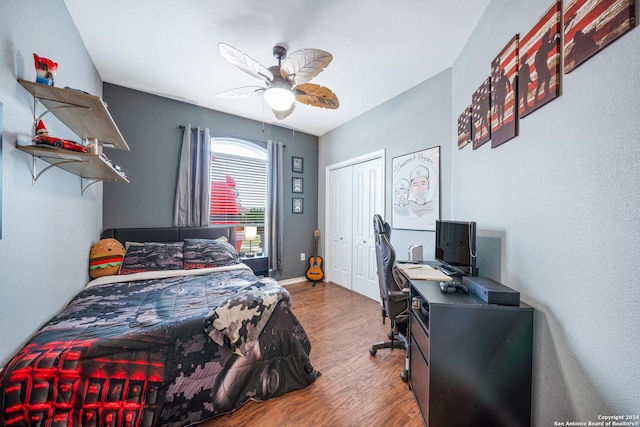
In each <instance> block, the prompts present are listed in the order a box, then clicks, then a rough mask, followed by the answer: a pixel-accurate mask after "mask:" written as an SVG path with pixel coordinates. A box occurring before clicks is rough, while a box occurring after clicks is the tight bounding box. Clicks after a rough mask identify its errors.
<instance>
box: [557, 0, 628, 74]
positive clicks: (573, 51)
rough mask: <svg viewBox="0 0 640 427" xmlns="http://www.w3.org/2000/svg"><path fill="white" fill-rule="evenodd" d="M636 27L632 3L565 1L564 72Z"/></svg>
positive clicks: (620, 0) (618, 1)
mask: <svg viewBox="0 0 640 427" xmlns="http://www.w3.org/2000/svg"><path fill="white" fill-rule="evenodd" d="M634 26H635V0H568V1H567V2H566V3H565V8H564V72H565V74H567V73H570V72H571V71H573V70H575V69H576V68H577V67H578V66H580V65H581V64H582V63H584V62H585V61H586V60H587V59H589V58H591V57H592V56H593V55H595V54H596V53H598V52H599V51H601V50H602V49H604V48H605V47H606V46H608V45H609V44H610V43H611V42H613V41H614V40H616V39H617V38H619V37H620V36H622V35H623V34H624V33H626V32H627V31H629V30H630V29H631V28H633V27H634Z"/></svg>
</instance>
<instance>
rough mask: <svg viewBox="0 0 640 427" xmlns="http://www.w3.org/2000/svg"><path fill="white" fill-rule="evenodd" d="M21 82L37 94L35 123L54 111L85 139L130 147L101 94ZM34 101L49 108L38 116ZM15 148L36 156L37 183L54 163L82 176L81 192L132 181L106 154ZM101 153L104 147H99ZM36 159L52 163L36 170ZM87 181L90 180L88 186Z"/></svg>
mask: <svg viewBox="0 0 640 427" xmlns="http://www.w3.org/2000/svg"><path fill="white" fill-rule="evenodd" d="M18 82H19V83H20V85H22V87H24V88H25V89H26V90H27V91H28V92H29V93H30V94H31V95H33V97H34V110H33V112H34V122H35V123H37V121H38V120H39V119H40V118H41V117H42V116H44V115H45V114H47V113H52V114H53V115H54V116H56V117H57V118H58V119H59V120H60V121H61V122H62V123H64V124H65V125H66V126H67V127H68V128H69V129H70V130H72V131H73V132H74V133H75V134H77V135H78V136H79V137H81V138H82V139H84V140H87V139H94V140H97V144H99V145H100V146H104V147H109V148H116V149H119V150H129V146H128V145H127V143H126V141H125V140H124V138H123V137H122V134H121V133H120V130H118V127H117V126H116V124H115V123H114V121H113V118H112V117H111V114H109V111H108V110H107V107H106V105H105V104H104V102H103V101H102V99H101V98H100V97H98V96H94V95H90V94H88V93H84V92H81V91H76V90H73V89H61V88H57V87H53V86H46V85H43V84H40V83H35V82H30V81H26V80H20V79H19V80H18ZM35 100H37V101H39V102H40V103H41V104H42V105H44V107H45V108H46V111H45V112H44V113H42V114H41V115H40V116H38V117H36V106H35ZM16 147H17V148H18V149H19V150H21V151H24V152H26V153H29V154H31V155H32V156H33V165H32V169H31V175H32V177H33V183H34V184H35V182H36V181H37V180H38V178H39V177H40V176H41V175H42V174H43V173H44V172H45V171H47V170H48V169H49V168H51V167H54V166H55V167H58V168H61V169H63V170H66V171H67V172H70V173H72V174H74V175H78V176H80V177H81V178H83V180H82V184H81V188H82V193H84V191H85V190H86V189H87V188H88V187H89V186H90V185H92V184H95V183H96V182H101V181H113V182H126V183H128V182H129V181H128V180H127V178H126V177H125V176H124V175H123V174H121V173H120V172H118V171H117V170H116V168H115V167H114V165H113V164H112V163H111V162H109V161H108V160H107V159H106V158H105V157H104V156H103V155H98V154H93V153H82V152H77V151H72V150H66V149H61V148H54V147H48V146H42V145H19V144H16ZM99 152H102V150H101V149H100V150H99ZM36 158H39V159H42V160H44V161H45V162H47V163H49V164H50V166H47V167H46V168H44V169H42V170H41V171H40V172H37V171H36ZM85 180H88V181H89V183H88V184H86V185H85V182H84V181H85Z"/></svg>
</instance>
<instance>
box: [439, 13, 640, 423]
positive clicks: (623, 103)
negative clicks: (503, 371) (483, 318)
mask: <svg viewBox="0 0 640 427" xmlns="http://www.w3.org/2000/svg"><path fill="white" fill-rule="evenodd" d="M551 4H552V2H551V1H549V0H536V1H531V0H527V1H525V0H518V1H514V0H493V1H492V2H491V4H490V5H489V7H488V8H487V10H486V12H485V15H484V16H483V18H482V20H481V21H480V23H479V24H478V27H477V29H476V31H475V32H474V33H473V35H472V36H471V38H470V40H469V42H468V43H467V45H466V47H465V49H464V51H463V53H462V54H461V55H460V57H459V58H458V60H457V61H456V63H455V65H454V67H453V98H452V106H453V111H454V112H459V111H462V110H463V108H464V106H465V105H467V104H469V103H470V98H471V93H472V92H473V90H474V88H476V87H477V86H479V84H480V82H481V81H482V80H483V79H484V78H485V77H487V76H488V75H489V73H490V68H489V63H490V61H491V60H492V59H493V58H494V57H495V56H496V55H497V53H499V51H500V49H501V48H502V47H503V46H504V45H505V44H506V43H507V42H508V41H509V39H510V38H511V37H512V36H513V35H514V34H516V33H520V34H521V35H524V34H526V33H527V31H528V30H529V29H530V28H531V27H532V26H533V25H534V24H535V23H536V22H537V20H538V19H539V18H540V17H541V16H542V14H543V13H544V12H545V10H546V9H547V8H548V7H549V6H551ZM638 46H640V30H639V29H637V28H636V29H634V30H632V31H631V32H629V33H627V34H626V35H624V36H623V37H622V38H621V39H619V40H617V41H615V42H614V43H613V44H612V45H610V46H608V47H606V48H605V49H604V50H602V51H601V52H600V53H598V54H597V55H596V56H594V57H593V58H591V59H589V60H588V61H587V62H585V63H584V64H582V65H581V66H580V67H579V68H577V69H576V70H574V71H573V72H571V73H570V74H568V75H565V76H563V87H562V96H561V97H559V98H558V99H556V100H553V101H552V102H550V103H549V104H547V105H546V106H544V107H542V108H541V109H539V110H536V111H535V112H534V113H532V114H530V115H529V116H527V117H525V118H524V119H523V120H522V121H521V122H520V135H519V136H518V137H517V138H516V139H513V140H511V141H509V142H507V143H505V144H504V145H502V146H500V147H498V148H497V149H491V148H490V144H486V145H484V146H482V147H481V148H480V149H478V150H475V151H472V150H471V147H467V148H466V149H464V150H460V151H458V150H452V154H453V155H452V170H453V176H454V178H453V181H452V189H451V194H452V211H453V212H455V213H456V214H459V215H463V216H469V217H472V218H474V219H475V220H476V221H478V224H479V226H480V230H481V231H480V233H481V235H484V236H485V241H486V242H487V243H489V246H490V248H492V249H494V251H493V253H492V254H491V259H492V262H493V263H494V265H493V266H492V267H491V271H493V272H494V275H495V276H496V277H495V278H496V279H498V280H500V281H502V282H503V283H505V284H508V285H509V286H511V287H514V288H516V289H518V290H520V292H521V293H522V298H523V300H524V301H525V302H527V303H529V304H531V305H533V306H534V307H535V309H536V312H535V313H536V314H535V342H534V345H535V355H534V363H535V366H534V378H535V383H534V397H533V398H534V421H535V422H534V425H540V426H543V425H553V421H567V420H569V421H571V420H576V421H597V416H598V415H599V414H605V415H606V414H609V413H616V414H618V413H619V414H631V413H637V411H638V409H640V387H638V384H640V358H638V354H640V310H639V309H638V303H639V302H640V287H639V286H638V278H639V273H640V268H639V267H638V266H639V265H640V264H639V263H638V259H639V258H640V242H639V240H638V233H637V230H636V227H637V225H638V223H639V221H640V215H639V213H638V209H639V208H640V194H639V193H638V189H637V183H638V182H640V168H639V167H638V164H639V163H640V146H639V145H638V143H639V142H640V138H639V137H638V135H639V134H640V124H639V123H638V118H639V117H638V111H640V82H639V81H638V68H639V67H640V50H639V49H638ZM478 64H486V66H484V67H479V66H478ZM457 114H458V113H455V114H454V115H457ZM452 126H454V124H453V123H452ZM482 250H483V248H480V249H479V253H480V254H481V255H480V256H483V255H484V254H483V251H482ZM481 268H482V266H481Z"/></svg>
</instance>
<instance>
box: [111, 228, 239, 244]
mask: <svg viewBox="0 0 640 427" xmlns="http://www.w3.org/2000/svg"><path fill="white" fill-rule="evenodd" d="M100 237H101V238H102V239H108V238H112V239H116V240H118V241H119V242H121V243H122V244H124V243H125V242H180V241H182V240H184V239H217V238H219V237H226V238H227V240H228V241H229V242H230V243H231V244H232V245H235V241H236V228H235V226H213V227H155V228H107V229H106V230H104V231H103V232H102V235H101V236H100Z"/></svg>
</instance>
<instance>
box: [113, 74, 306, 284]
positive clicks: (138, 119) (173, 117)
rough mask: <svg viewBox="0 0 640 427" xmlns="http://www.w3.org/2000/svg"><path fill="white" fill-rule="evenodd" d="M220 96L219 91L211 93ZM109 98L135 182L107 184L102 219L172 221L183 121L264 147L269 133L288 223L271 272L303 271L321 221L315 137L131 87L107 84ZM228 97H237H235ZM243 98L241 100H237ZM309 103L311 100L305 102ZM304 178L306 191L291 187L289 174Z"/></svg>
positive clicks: (124, 163) (142, 223) (149, 223)
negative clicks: (295, 203)
mask: <svg viewBox="0 0 640 427" xmlns="http://www.w3.org/2000/svg"><path fill="white" fill-rule="evenodd" d="M212 96H215V95H212ZM104 100H105V101H106V102H107V103H108V105H109V111H110V112H111V115H112V117H113V119H114V121H115V122H116V123H117V124H118V127H119V129H120V132H122V135H123V136H124V138H125V140H126V141H127V144H129V147H130V148H131V151H118V152H116V150H112V151H110V152H109V153H108V156H109V158H110V159H111V160H112V161H114V162H115V163H116V164H118V165H119V166H120V167H121V168H122V170H123V171H124V172H125V173H126V174H127V176H128V178H129V181H130V183H129V184H119V183H105V184H104V204H103V206H104V213H103V216H104V221H103V227H104V228H105V229H106V228H114V227H170V226H171V224H172V220H173V201H174V197H175V185H176V177H177V173H178V159H179V154H180V147H181V144H182V130H181V129H180V126H184V125H187V124H191V126H192V127H196V126H200V127H208V128H209V129H210V131H211V135H212V136H231V137H235V138H241V139H246V140H248V141H250V142H253V143H255V144H257V145H259V146H261V147H266V142H267V141H269V140H274V141H279V142H282V143H283V144H285V145H286V148H285V150H284V163H285V169H284V190H285V204H284V206H285V208H284V209H285V230H284V239H285V243H284V257H283V258H284V259H283V264H284V269H283V271H282V274H280V275H276V276H274V277H276V278H278V279H289V278H294V277H303V276H304V274H305V271H306V269H307V267H308V261H306V260H305V261H301V260H300V253H302V252H304V253H305V254H306V257H307V259H308V257H309V255H310V254H311V253H312V251H313V243H312V242H313V231H314V230H315V228H316V227H317V220H318V205H317V200H318V196H317V188H318V182H317V179H318V169H317V165H318V162H317V157H318V138H317V137H316V136H312V135H308V134H305V133H301V132H295V131H293V130H291V129H286V128H283V127H279V126H273V125H268V124H263V123H261V122H257V121H254V120H248V119H244V118H240V117H237V116H233V115H229V114H225V113H221V112H218V111H214V110H209V109H206V108H202V107H199V106H196V105H193V104H189V103H186V102H183V101H181V100H173V99H168V98H165V97H161V96H156V95H152V94H148V93H144V92H140V91H136V90H133V89H128V88H124V87H121V86H116V85H113V84H105V85H104ZM229 102H236V101H234V100H230V101H229ZM240 102H241V101H240ZM301 108H311V107H305V106H303V107H301ZM292 156H296V157H302V158H303V159H304V164H303V165H304V172H303V173H302V174H299V173H295V174H294V173H293V172H292V171H291V157H292ZM294 175H295V176H301V177H302V178H303V179H304V193H302V194H293V193H291V178H292V176H294ZM293 196H295V197H303V198H304V213H303V214H293V213H291V198H292V197H293Z"/></svg>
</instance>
